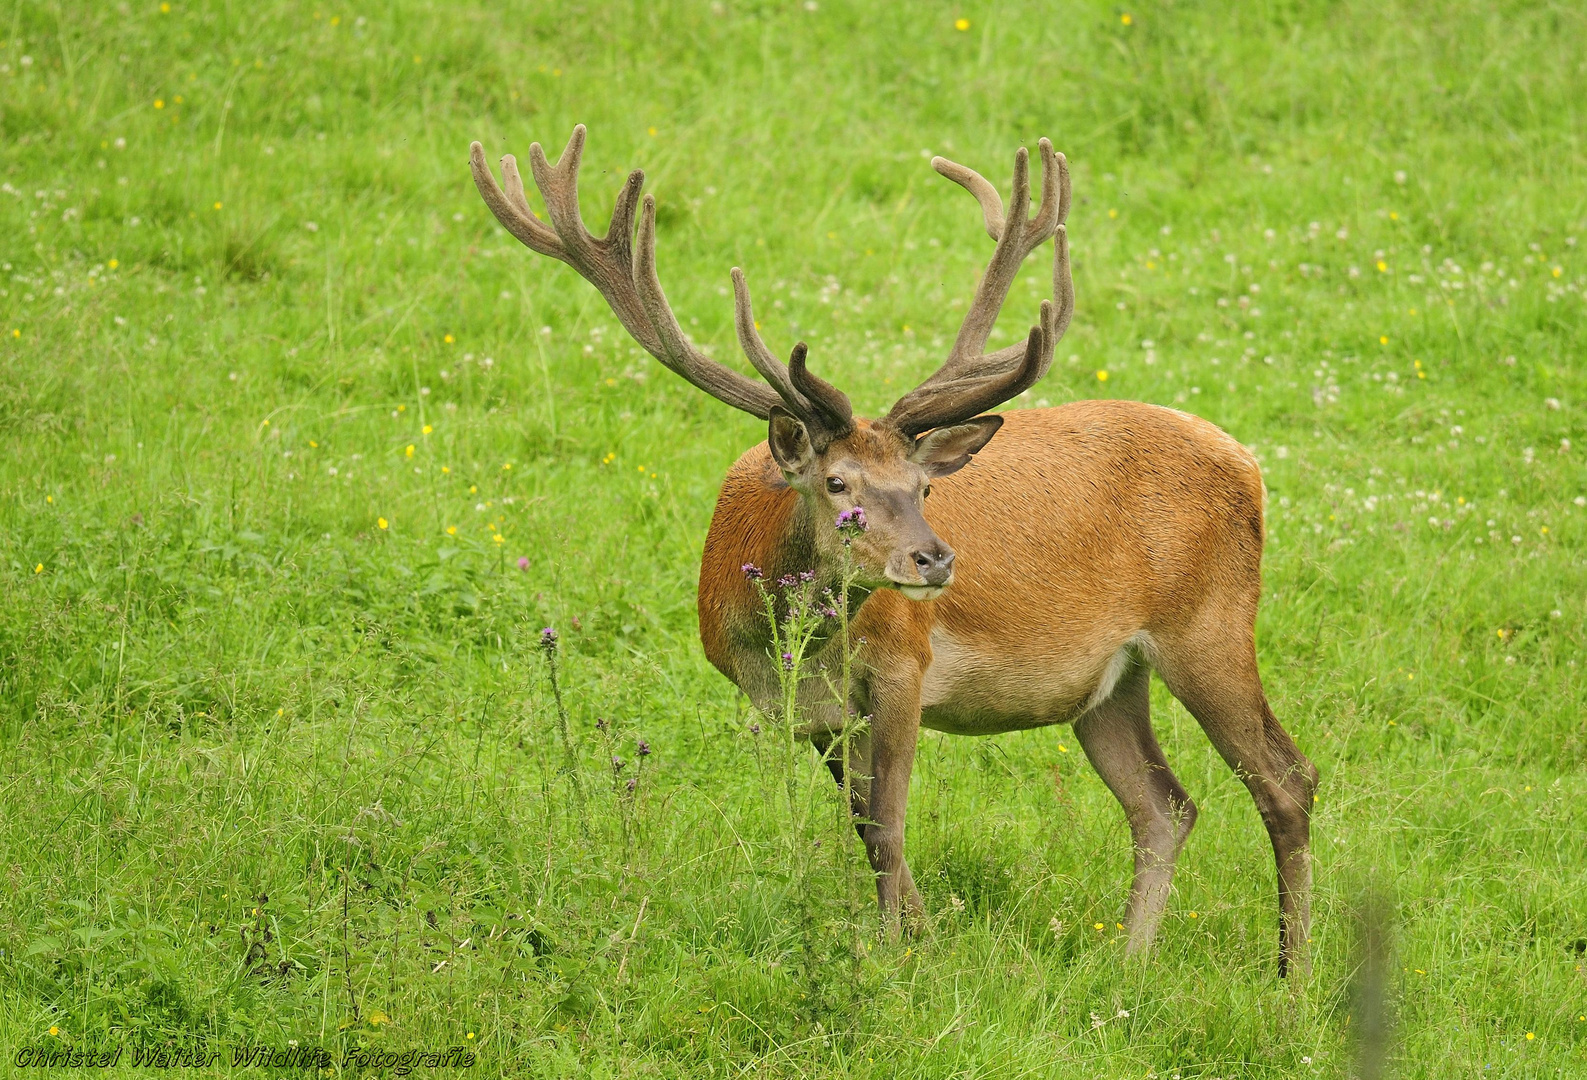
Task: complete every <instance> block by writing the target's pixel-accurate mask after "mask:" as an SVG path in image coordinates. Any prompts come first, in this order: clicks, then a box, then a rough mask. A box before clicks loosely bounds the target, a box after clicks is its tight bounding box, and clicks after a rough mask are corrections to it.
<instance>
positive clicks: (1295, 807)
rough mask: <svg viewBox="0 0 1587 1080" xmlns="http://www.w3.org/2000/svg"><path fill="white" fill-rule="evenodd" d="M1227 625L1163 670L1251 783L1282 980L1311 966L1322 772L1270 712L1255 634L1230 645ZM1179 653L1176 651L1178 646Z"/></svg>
mask: <svg viewBox="0 0 1587 1080" xmlns="http://www.w3.org/2000/svg"><path fill="white" fill-rule="evenodd" d="M1230 638H1231V635H1230V634H1229V630H1228V625H1227V623H1222V624H1220V625H1216V626H1209V627H1206V628H1204V631H1203V632H1202V633H1199V634H1197V635H1196V636H1195V638H1194V640H1188V639H1187V640H1183V641H1179V642H1175V643H1172V644H1169V643H1166V642H1165V643H1163V644H1164V645H1165V647H1164V648H1163V649H1162V650H1161V655H1160V656H1159V657H1158V671H1159V672H1160V673H1161V675H1162V677H1163V681H1164V682H1165V683H1167V684H1168V689H1169V691H1170V692H1171V693H1173V695H1174V696H1175V697H1176V698H1178V699H1179V700H1180V702H1181V703H1183V704H1184V706H1185V708H1187V709H1189V710H1190V713H1191V715H1192V716H1194V717H1195V718H1196V720H1197V722H1199V723H1200V724H1201V727H1202V730H1204V731H1205V732H1206V733H1207V737H1208V738H1209V739H1211V740H1212V745H1213V746H1214V747H1216V748H1217V751H1218V753H1219V754H1221V755H1222V756H1223V760H1224V761H1226V762H1228V764H1229V767H1230V768H1231V769H1233V770H1234V772H1235V775H1236V776H1238V777H1239V778H1240V780H1241V781H1242V782H1243V783H1244V784H1245V786H1246V789H1247V790H1248V791H1249V792H1250V793H1251V798H1252V799H1253V800H1254V801H1255V803H1256V808H1257V811H1258V813H1260V814H1261V815H1262V823H1263V825H1265V826H1266V827H1267V835H1268V838H1269V839H1270V840H1271V841H1272V844H1273V858H1274V861H1275V863H1276V864H1277V866H1278V901H1279V956H1278V970H1279V975H1280V976H1283V975H1285V974H1287V973H1288V971H1289V970H1290V968H1291V966H1292V965H1293V966H1294V967H1295V968H1296V969H1297V970H1299V971H1301V972H1302V973H1304V972H1305V971H1306V970H1307V969H1308V967H1309V960H1308V950H1307V948H1306V945H1307V942H1308V941H1309V940H1310V939H1309V937H1308V933H1309V930H1310V925H1311V807H1312V802H1313V800H1314V799H1315V797H1316V795H1315V793H1316V790H1317V769H1316V767H1315V766H1314V765H1312V763H1311V762H1310V761H1308V760H1307V759H1306V755H1304V754H1302V753H1301V752H1300V750H1299V749H1298V748H1297V747H1296V746H1295V742H1294V740H1293V739H1291V738H1290V737H1289V734H1288V733H1287V732H1286V731H1285V730H1284V729H1283V728H1282V727H1280V726H1279V723H1278V720H1277V719H1276V718H1275V717H1274V716H1273V710H1272V709H1270V708H1269V707H1268V703H1267V695H1266V694H1265V693H1263V691H1262V680H1261V677H1260V676H1259V675H1258V673H1257V667H1256V644H1255V641H1254V640H1253V638H1252V636H1251V634H1250V633H1249V632H1247V633H1246V634H1244V635H1238V636H1234V638H1233V640H1232V641H1231V640H1229V639H1230ZM1175 646H1177V647H1175Z"/></svg>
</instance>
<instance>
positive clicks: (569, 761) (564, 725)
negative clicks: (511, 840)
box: [539, 626, 589, 835]
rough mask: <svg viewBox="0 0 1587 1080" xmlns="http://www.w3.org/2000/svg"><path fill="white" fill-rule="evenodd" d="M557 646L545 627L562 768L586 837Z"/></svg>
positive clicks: (581, 789)
mask: <svg viewBox="0 0 1587 1080" xmlns="http://www.w3.org/2000/svg"><path fill="white" fill-rule="evenodd" d="M557 644H558V638H557V632H556V630H555V629H554V628H552V627H549V626H547V627H545V628H543V629H542V630H541V631H540V642H539V647H540V652H541V654H542V655H544V656H545V658H546V670H547V672H549V674H550V678H551V696H552V697H553V698H554V699H555V700H556V706H557V733H558V734H559V735H561V737H562V752H563V755H564V757H565V759H566V761H565V764H564V766H563V768H564V771H565V772H566V773H567V775H568V780H569V782H570V783H571V784H572V785H573V801H574V811H575V815H576V816H577V817H578V819H579V830H580V831H581V832H583V833H585V834H586V835H588V833H589V825H588V823H587V822H586V820H585V815H584V782H583V780H582V779H581V777H580V776H579V756H578V750H577V748H576V747H575V746H574V744H573V731H572V729H571V728H570V727H569V725H568V710H567V706H566V705H564V704H563V702H562V684H561V682H560V681H559V680H558V678H557Z"/></svg>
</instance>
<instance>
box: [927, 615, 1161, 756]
mask: <svg viewBox="0 0 1587 1080" xmlns="http://www.w3.org/2000/svg"><path fill="white" fill-rule="evenodd" d="M931 652H932V658H931V666H930V667H929V668H927V669H926V677H925V681H924V682H923V684H922V686H921V698H920V703H921V716H920V722H921V724H922V725H923V726H925V727H928V728H931V729H933V730H935V731H943V732H948V733H949V734H953V735H996V734H998V733H999V732H1004V731H1019V730H1022V729H1025V728H1033V727H1046V726H1047V725H1049V724H1067V723H1069V722H1071V721H1073V720H1076V719H1079V718H1080V717H1081V716H1083V715H1085V713H1086V711H1087V710H1088V709H1091V708H1094V707H1095V706H1097V705H1099V704H1101V703H1102V702H1104V701H1106V700H1107V699H1108V697H1109V696H1110V695H1111V694H1112V693H1113V689H1114V687H1115V686H1117V685H1118V682H1119V679H1120V678H1122V677H1123V675H1124V673H1125V672H1127V671H1129V670H1130V668H1131V666H1132V665H1134V664H1139V663H1145V662H1148V660H1147V658H1148V657H1149V654H1150V652H1151V639H1150V637H1149V636H1148V635H1147V634H1146V633H1145V632H1144V631H1142V632H1138V633H1136V634H1134V635H1132V636H1131V637H1130V638H1128V639H1127V640H1126V641H1124V642H1123V643H1122V644H1116V645H1114V644H1109V645H1104V646H1103V647H1102V648H1101V649H1094V650H1090V651H1076V652H1074V653H1069V654H1066V655H1053V654H1052V653H1048V654H1047V655H1038V656H1032V657H1029V658H1021V657H1018V656H1010V655H1007V654H999V653H996V652H993V651H991V650H978V649H975V648H973V647H971V646H969V645H967V644H966V643H965V642H963V641H960V640H957V639H955V638H954V637H953V635H951V634H949V633H947V632H946V631H944V630H941V629H935V630H933V631H932V634H931Z"/></svg>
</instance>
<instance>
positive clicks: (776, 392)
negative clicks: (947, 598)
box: [469, 124, 1074, 599]
mask: <svg viewBox="0 0 1587 1080" xmlns="http://www.w3.org/2000/svg"><path fill="white" fill-rule="evenodd" d="M584 134H585V133H584V125H582V124H580V125H578V126H577V127H575V128H574V129H573V136H572V138H571V139H569V140H568V144H567V148H566V149H564V150H563V152H562V156H561V158H560V159H558V161H557V163H556V164H555V165H552V164H551V163H550V162H549V161H547V159H546V156H545V152H544V151H543V150H542V149H541V147H540V144H539V143H534V144H532V145H531V146H530V147H529V161H530V165H531V166H532V169H533V172H534V178H535V184H536V185H537V186H538V187H539V189H540V194H541V196H542V198H543V199H544V201H545V207H546V213H547V215H548V216H549V217H550V224H549V225H548V224H546V223H545V222H543V221H541V220H540V218H539V217H537V216H536V215H535V213H534V212H533V210H531V209H530V207H529V203H528V200H527V199H526V198H525V196H524V186H523V180H522V179H521V178H520V176H519V174H518V165H517V162H516V161H515V160H514V159H513V157H512V156H511V155H508V156H506V157H503V158H502V162H501V165H502V177H503V181H504V183H503V184H498V183H497V181H496V177H495V176H494V175H493V174H492V173H491V170H490V168H489V166H488V165H487V164H486V163H485V152H484V149H483V148H482V147H481V146H480V144H479V143H477V142H476V143H474V144H473V145H472V146H471V147H470V154H469V160H470V165H471V167H472V169H473V173H474V183H475V185H476V186H477V187H478V188H479V193H480V195H481V196H482V197H483V198H484V200H485V203H486V205H488V206H489V207H490V209H491V212H492V213H494V214H495V215H496V219H497V220H498V221H500V222H501V223H502V225H503V226H505V227H506V229H507V231H508V232H510V233H512V234H513V235H514V236H515V237H517V238H518V239H519V240H520V241H522V242H523V243H524V244H525V245H526V246H528V247H529V248H530V249H532V250H534V251H537V252H539V253H540V254H542V255H549V256H550V257H552V258H554V259H559V260H561V261H562V262H565V263H567V264H568V265H569V266H571V267H573V269H575V270H576V271H578V273H579V274H580V275H581V276H583V277H584V278H585V279H586V280H587V281H589V282H590V284H592V285H594V286H595V288H596V289H598V290H599V291H600V293H601V295H602V296H603V297H605V298H606V302H607V304H609V305H610V306H611V309H612V312H613V314H615V315H616V316H617V319H618V321H619V322H620V323H622V325H623V328H624V329H625V330H627V331H628V333H629V335H630V336H632V337H633V339H634V340H635V341H637V342H638V343H639V344H640V345H641V346H643V347H644V349H645V350H646V351H647V352H649V353H650V354H651V355H652V356H654V357H655V358H656V359H657V360H659V361H661V363H662V364H664V365H665V366H666V367H668V368H670V369H671V370H672V371H674V372H676V373H677V374H679V375H681V376H683V378H685V379H687V380H688V381H689V382H690V383H692V384H693V385H694V386H696V387H698V388H699V389H701V390H704V391H705V392H706V393H707V394H710V395H711V396H712V397H714V398H716V399H717V400H719V401H722V402H725V403H726V404H728V405H732V406H733V407H734V408H738V409H742V410H744V411H745V412H747V413H750V414H751V415H753V416H757V417H759V418H761V419H762V420H765V421H767V444H768V447H769V449H770V451H771V455H772V458H773V459H774V461H775V462H776V464H777V467H778V468H779V469H780V470H781V471H782V476H783V479H784V481H785V482H786V483H787V484H788V485H789V486H791V487H792V488H793V489H794V490H796V491H797V492H798V493H799V495H800V498H801V500H802V503H803V507H804V510H805V512H806V514H807V515H808V517H809V518H810V519H811V520H813V521H816V522H822V521H824V522H826V523H828V524H829V527H826V528H815V529H813V530H811V533H812V536H813V540H814V544H815V552H814V554H815V557H816V559H817V561H818V562H819V563H821V564H822V565H825V566H830V565H832V559H833V558H834V557H835V556H836V554H837V552H838V550H839V545H840V543H841V540H840V537H839V533H838V530H837V529H836V528H835V527H831V526H833V525H835V524H836V522H837V520H838V518H839V516H840V515H847V517H846V518H845V520H846V521H849V522H851V523H863V526H864V527H863V529H861V528H858V527H856V528H854V529H850V530H846V532H847V533H848V534H849V535H850V536H851V537H852V539H851V553H852V558H853V566H854V569H855V572H856V575H857V583H858V584H860V585H862V586H866V587H871V588H880V587H896V588H899V589H900V590H902V591H903V592H904V594H905V595H906V596H909V597H910V598H912V599H929V598H931V597H933V596H936V595H937V594H938V593H940V592H941V591H942V590H943V589H944V588H946V587H947V586H948V585H950V584H951V583H952V580H953V558H954V556H953V551H952V549H951V548H949V547H948V545H947V544H945V543H944V542H943V541H942V540H941V538H940V537H938V536H937V535H936V533H934V532H933V531H932V529H931V526H930V525H928V524H927V522H926V518H925V513H924V507H925V499H926V497H927V496H928V495H929V494H930V491H931V481H932V480H934V479H937V478H939V477H943V476H947V475H949V474H951V473H953V472H956V471H957V470H959V469H961V468H963V467H964V466H965V465H966V464H967V463H968V462H969V461H970V459H971V457H972V456H973V455H974V454H975V453H976V452H977V451H978V450H980V449H981V448H982V447H983V446H985V445H986V443H987V442H988V441H989V440H990V439H991V438H992V436H994V435H995V434H996V433H997V430H998V428H999V427H1000V426H1001V424H1002V420H1001V419H1000V418H999V417H997V416H985V415H981V414H982V413H984V412H985V411H986V410H988V409H991V408H993V407H995V406H997V405H1000V404H1002V403H1003V402H1006V401H1008V400H1009V399H1010V398H1013V397H1015V396H1017V395H1018V394H1020V393H1022V392H1024V391H1025V390H1026V389H1028V388H1029V387H1030V386H1032V385H1033V384H1034V383H1035V382H1036V381H1037V380H1038V379H1040V378H1041V377H1042V376H1043V375H1045V374H1046V373H1047V369H1048V367H1049V366H1051V364H1052V358H1053V349H1054V347H1055V346H1056V345H1057V342H1058V340H1059V338H1061V337H1062V336H1063V333H1064V331H1065V330H1066V329H1067V328H1068V325H1069V319H1070V316H1071V315H1072V314H1073V312H1074V284H1073V281H1072V280H1071V277H1070V272H1069V245H1068V237H1067V234H1066V232H1065V230H1064V220H1065V218H1066V217H1067V216H1068V212H1069V172H1068V167H1067V164H1066V163H1065V161H1064V157H1063V155H1062V154H1058V153H1055V152H1054V151H1053V148H1052V144H1051V143H1050V142H1048V141H1047V140H1046V139H1042V140H1041V142H1040V144H1039V148H1040V152H1041V159H1042V192H1041V202H1040V205H1039V206H1038V208H1037V210H1036V213H1035V215H1034V216H1031V215H1030V214H1029V207H1030V179H1029V159H1028V155H1027V153H1026V151H1025V150H1024V148H1021V149H1020V150H1019V152H1018V153H1017V154H1016V155H1015V158H1014V183H1013V197H1012V200H1011V201H1010V204H1009V210H1010V214H1009V215H1008V216H1007V217H1005V215H1004V212H1003V204H1002V200H1001V199H1000V198H999V196H998V194H997V190H996V189H995V188H994V187H993V186H992V185H991V184H990V183H988V182H987V181H986V180H985V179H983V178H982V177H981V176H980V174H978V173H976V172H975V171H973V170H971V169H968V168H965V167H964V166H962V165H958V164H955V163H954V162H951V161H947V160H946V159H944V158H940V157H939V158H934V159H933V160H932V165H933V167H935V168H936V170H937V171H938V172H939V173H941V174H942V175H943V176H946V177H947V178H948V179H950V180H953V181H954V182H956V183H958V184H960V185H961V186H963V187H964V188H966V189H967V190H968V191H969V192H970V193H971V194H972V195H974V196H975V197H976V199H977V201H978V202H979V203H980V204H981V211H982V215H983V217H984V219H985V223H986V231H987V233H988V235H990V236H991V238H992V240H993V241H994V242H995V244H996V247H995V248H994V250H993V252H992V258H991V260H990V262H989V263H988V265H987V268H986V272H985V273H984V274H983V275H982V278H981V282H980V285H979V286H978V287H977V288H976V293H975V299H974V301H973V302H972V303H971V305H970V310H969V312H968V313H967V314H966V315H965V317H964V322H963V324H962V325H961V326H960V328H959V333H958V337H957V338H956V339H955V341H954V345H953V349H952V351H951V352H950V353H949V354H948V357H947V359H946V360H945V361H944V363H943V364H942V366H941V367H940V368H939V369H938V370H937V371H936V372H935V373H934V374H933V375H932V376H931V377H930V378H928V379H926V380H925V382H923V383H921V384H920V385H919V386H918V387H916V388H915V389H914V390H911V391H910V392H909V393H907V394H905V395H904V396H903V397H902V398H900V399H899V400H898V402H897V403H896V404H894V405H893V407H892V409H891V411H889V412H888V414H887V415H886V416H884V417H881V418H880V419H877V420H874V421H865V420H856V419H855V417H854V414H853V409H852V408H851V407H850V405H849V399H848V397H847V395H845V394H844V393H843V392H842V391H841V390H839V389H837V388H836V387H835V386H833V385H831V384H830V383H828V382H826V381H825V380H824V379H822V378H820V377H819V376H817V375H816V374H814V373H813V372H811V371H810V369H809V368H808V367H807V366H806V365H805V358H806V353H807V349H806V347H805V344H804V342H799V343H798V344H797V345H795V346H794V348H793V352H792V354H791V356H790V358H789V360H788V363H786V364H784V363H783V362H782V361H780V360H778V359H777V357H776V356H775V355H773V354H772V352H771V350H770V349H768V348H767V347H766V344H765V342H764V341H762V340H761V337H760V334H759V332H758V331H757V330H756V328H755V315H754V311H753V308H752V307H751V304H750V297H749V287H748V285H747V283H746V282H745V279H744V274H743V272H742V271H741V270H739V269H738V268H737V267H734V268H733V271H732V279H733V294H734V323H735V326H736V328H737V331H738V339H739V344H740V346H741V347H742V348H743V350H744V354H745V356H746V357H747V358H748V359H749V362H750V365H751V366H752V367H754V368H755V370H756V371H757V372H758V373H759V374H760V375H761V377H762V378H763V379H764V380H765V382H756V381H755V380H753V379H750V378H749V377H748V376H745V375H742V374H740V373H739V372H737V371H734V370H733V369H731V368H729V367H726V366H724V365H723V364H720V363H718V362H717V361H715V360H712V359H711V358H710V357H708V356H706V355H705V354H704V353H702V352H701V351H700V350H699V349H698V348H696V347H695V346H694V345H693V344H692V343H691V342H690V341H689V340H688V339H687V338H686V337H685V336H684V333H683V330H682V328H681V327H680V326H679V325H678V320H677V318H676V317H675V316H674V315H673V313H672V308H671V307H670V306H669V305H668V303H667V298H666V295H665V294H664V293H663V292H662V289H661V282H660V280H659V278H658V277H657V276H656V202H655V197H654V196H651V195H645V196H644V198H643V201H642V202H641V199H640V192H641V189H642V188H643V186H644V180H645V175H644V173H643V172H642V171H640V170H638V169H636V170H634V171H633V172H632V173H630V174H629V176H628V180H627V182H626V183H625V184H624V185H623V188H622V190H621V191H619V193H618V196H617V204H616V207H615V208H614V209H613V211H612V218H611V224H610V226H609V227H608V229H607V232H606V235H605V236H604V237H601V238H599V239H597V238H596V237H595V236H593V235H591V234H590V232H589V231H588V230H587V229H586V228H585V226H584V222H583V219H582V217H581V216H580V214H579V199H578V170H579V162H580V159H581V157H582V156H583V152H584ZM636 209H637V210H638V211H639V213H638V225H637V230H636V227H635V211H636ZM1049 237H1055V238H1056V243H1055V245H1054V253H1053V296H1054V299H1053V300H1044V301H1042V304H1041V314H1040V320H1039V322H1038V324H1037V325H1036V326H1034V327H1032V328H1031V330H1030V333H1029V335H1028V336H1027V337H1026V339H1025V340H1024V341H1022V342H1020V343H1018V344H1016V345H1012V346H1009V347H1008V348H1005V349H1000V350H998V351H996V352H993V353H987V352H985V351H984V350H985V348H986V343H987V339H988V338H989V337H990V336H991V332H992V327H993V325H994V324H995V323H996V321H997V316H998V312H999V311H1000V310H1001V309H1002V306H1003V302H1004V300H1005V299H1006V298H1007V296H1008V290H1009V288H1010V287H1011V286H1012V285H1013V283H1014V278H1015V276H1016V274H1017V273H1018V272H1019V267H1020V264H1021V263H1023V262H1024V260H1025V258H1026V257H1027V256H1028V255H1030V253H1031V252H1032V251H1034V250H1035V249H1036V248H1037V247H1038V246H1039V245H1040V244H1042V243H1043V242H1045V241H1046V240H1047V239H1048V238H1049ZM855 534H857V535H855Z"/></svg>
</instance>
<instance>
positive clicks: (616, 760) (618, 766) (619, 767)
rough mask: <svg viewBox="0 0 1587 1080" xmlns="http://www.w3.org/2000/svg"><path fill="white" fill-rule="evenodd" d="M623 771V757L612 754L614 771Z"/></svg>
mask: <svg viewBox="0 0 1587 1080" xmlns="http://www.w3.org/2000/svg"><path fill="white" fill-rule="evenodd" d="M622 771H623V759H622V758H620V757H617V756H616V755H615V754H614V755H613V756H612V772H622Z"/></svg>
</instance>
